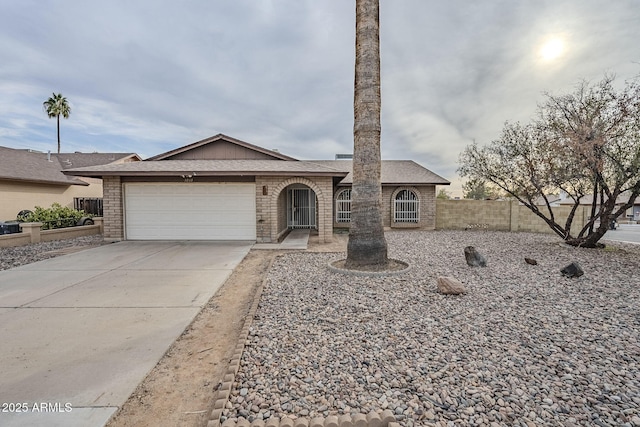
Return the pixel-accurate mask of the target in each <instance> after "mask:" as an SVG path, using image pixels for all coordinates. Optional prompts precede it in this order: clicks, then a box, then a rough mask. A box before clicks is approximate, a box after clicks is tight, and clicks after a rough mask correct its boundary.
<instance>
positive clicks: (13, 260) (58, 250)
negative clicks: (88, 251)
mask: <svg viewBox="0 0 640 427" xmlns="http://www.w3.org/2000/svg"><path fill="white" fill-rule="evenodd" d="M103 244H105V241H104V239H103V237H102V235H101V234H95V235H93V236H83V237H76V238H75V239H65V240H56V241H53V242H42V243H32V244H29V245H25V246H14V247H11V248H0V270H8V269H10V268H14V267H19V266H21V265H25V264H31V263H32V262H36V261H41V260H43V259H49V258H54V257H57V256H60V255H64V253H65V251H64V250H65V249H69V248H77V247H83V246H99V245H103Z"/></svg>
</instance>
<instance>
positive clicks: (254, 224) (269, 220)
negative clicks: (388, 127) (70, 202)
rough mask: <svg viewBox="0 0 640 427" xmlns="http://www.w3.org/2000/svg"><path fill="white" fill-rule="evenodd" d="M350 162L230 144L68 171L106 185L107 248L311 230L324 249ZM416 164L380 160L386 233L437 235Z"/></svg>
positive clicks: (430, 193)
mask: <svg viewBox="0 0 640 427" xmlns="http://www.w3.org/2000/svg"><path fill="white" fill-rule="evenodd" d="M351 165H352V163H351V161H349V160H333V161H322V160H305V161H303V160H296V159H294V158H292V157H289V156H285V155H283V154H281V153H279V152H277V151H272V150H267V149H265V148H261V147H258V146H255V145H252V144H249V143H246V142H243V141H240V140H237V139H234V138H231V137H228V136H225V135H221V134H220V135H216V136H213V137H211V138H207V139H204V140H202V141H198V142H195V143H193V144H190V145H187V146H184V147H181V148H178V149H175V150H172V151H169V152H166V153H163V154H160V155H157V156H154V157H152V158H150V159H147V160H145V161H142V162H138V163H126V164H109V165H103V166H93V167H79V168H74V169H68V170H65V173H66V174H68V175H74V176H91V177H101V178H102V179H103V185H104V211H105V213H104V229H105V239H109V240H121V239H127V240H254V241H258V242H275V241H278V240H279V239H280V238H281V237H282V236H283V235H284V234H285V233H286V232H287V230H289V229H293V228H310V229H315V230H317V232H318V235H319V238H320V241H326V240H329V239H331V236H332V233H333V229H334V227H348V225H349V220H350V215H351V183H352V180H351V167H352V166H351ZM436 184H437V185H448V184H449V181H447V180H445V179H444V178H442V177H440V176H438V175H436V174H435V173H433V172H431V171H429V170H427V169H425V168H423V167H422V166H420V165H418V164H417V163H415V162H413V161H395V160H394V161H383V162H382V187H383V208H384V218H385V219H384V225H385V226H386V227H391V228H407V227H411V228H422V229H434V228H435V185H436Z"/></svg>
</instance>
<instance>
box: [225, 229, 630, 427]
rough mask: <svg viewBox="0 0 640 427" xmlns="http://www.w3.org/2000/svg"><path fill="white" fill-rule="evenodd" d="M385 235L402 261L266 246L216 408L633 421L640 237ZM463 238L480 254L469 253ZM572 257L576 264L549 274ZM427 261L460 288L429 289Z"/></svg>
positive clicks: (523, 421) (402, 417) (409, 419)
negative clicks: (576, 243)
mask: <svg viewBox="0 0 640 427" xmlns="http://www.w3.org/2000/svg"><path fill="white" fill-rule="evenodd" d="M387 240H388V243H389V256H390V257H392V258H395V259H399V260H403V261H406V262H408V263H409V264H410V265H411V270H410V271H409V272H407V273H404V274H401V275H398V276H389V277H358V276H348V275H343V274H340V273H335V272H332V271H330V270H329V268H328V266H327V265H328V263H329V262H331V261H333V260H338V259H341V258H344V253H342V254H340V253H328V254H327V253H324V254H323V253H290V254H286V255H283V256H281V257H280V258H278V259H277V260H276V262H275V264H274V265H273V267H272V269H271V270H270V272H269V274H268V278H267V283H266V286H265V289H264V292H263V294H262V297H261V302H260V307H259V309H258V312H257V315H256V317H255V319H254V322H253V326H252V329H251V331H250V333H249V337H248V339H247V343H246V347H245V350H244V353H243V356H242V360H241V366H240V371H239V372H238V375H237V376H236V381H237V382H236V383H235V384H234V389H233V390H232V394H231V398H230V401H229V403H228V404H227V407H226V409H225V411H224V413H223V418H222V421H224V420H225V419H227V418H232V419H235V418H237V417H243V418H246V419H248V420H249V421H253V420H254V419H256V418H263V419H266V418H269V417H272V416H278V417H282V416H285V415H287V416H290V417H293V418H295V417H301V416H304V417H308V418H311V417H315V416H328V415H341V414H345V413H346V414H349V413H356V412H363V413H368V412H369V411H372V410H383V409H390V410H392V411H393V412H394V413H395V414H396V417H397V419H398V420H399V422H400V423H401V425H403V426H414V425H415V426H418V425H419V426H489V425H490V426H527V427H530V426H633V427H635V426H640V416H639V415H638V414H639V413H640V269H639V267H640V246H635V245H628V244H618V243H614V244H612V245H610V247H609V248H608V249H606V250H593V249H576V248H569V247H562V246H560V244H559V242H560V241H559V239H558V238H556V237H555V236H552V235H542V234H528V233H501V232H487V231H436V232H389V233H387ZM468 245H473V246H475V247H476V249H477V250H478V251H479V252H480V253H481V254H483V255H484V256H485V257H486V259H487V267H484V268H483V267H473V268H472V267H469V266H467V264H466V262H465V258H464V253H463V249H464V247H465V246H468ZM524 257H529V258H533V259H535V260H536V261H537V263H538V265H529V264H527V263H525V261H524ZM572 261H577V262H578V263H579V264H580V265H581V266H582V268H583V269H584V271H585V274H584V275H583V276H581V277H579V278H571V279H570V278H566V277H563V276H562V275H561V274H560V269H561V268H562V267H564V266H566V265H567V264H569V263H570V262H572ZM438 276H453V277H455V278H457V279H458V280H459V281H461V282H462V283H463V284H464V285H465V287H466V288H467V293H466V294H465V295H458V296H451V295H442V294H439V293H438V292H437V289H436V279H437V277H438Z"/></svg>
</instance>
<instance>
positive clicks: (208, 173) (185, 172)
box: [63, 169, 347, 177]
mask: <svg viewBox="0 0 640 427" xmlns="http://www.w3.org/2000/svg"><path fill="white" fill-rule="evenodd" d="M63 173H64V174H65V175H70V176H81V177H82V176H85V177H103V176H136V177H145V176H149V177H152V176H153V177H156V176H182V175H194V176H330V177H334V176H335V177H345V176H347V173H343V172H320V171H309V172H305V171H198V170H195V171H194V170H191V169H190V170H182V171H82V170H79V171H73V170H68V171H64V172H63Z"/></svg>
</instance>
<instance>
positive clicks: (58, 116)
mask: <svg viewBox="0 0 640 427" xmlns="http://www.w3.org/2000/svg"><path fill="white" fill-rule="evenodd" d="M56 118H57V119H58V154H60V114H58V115H57V116H56Z"/></svg>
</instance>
